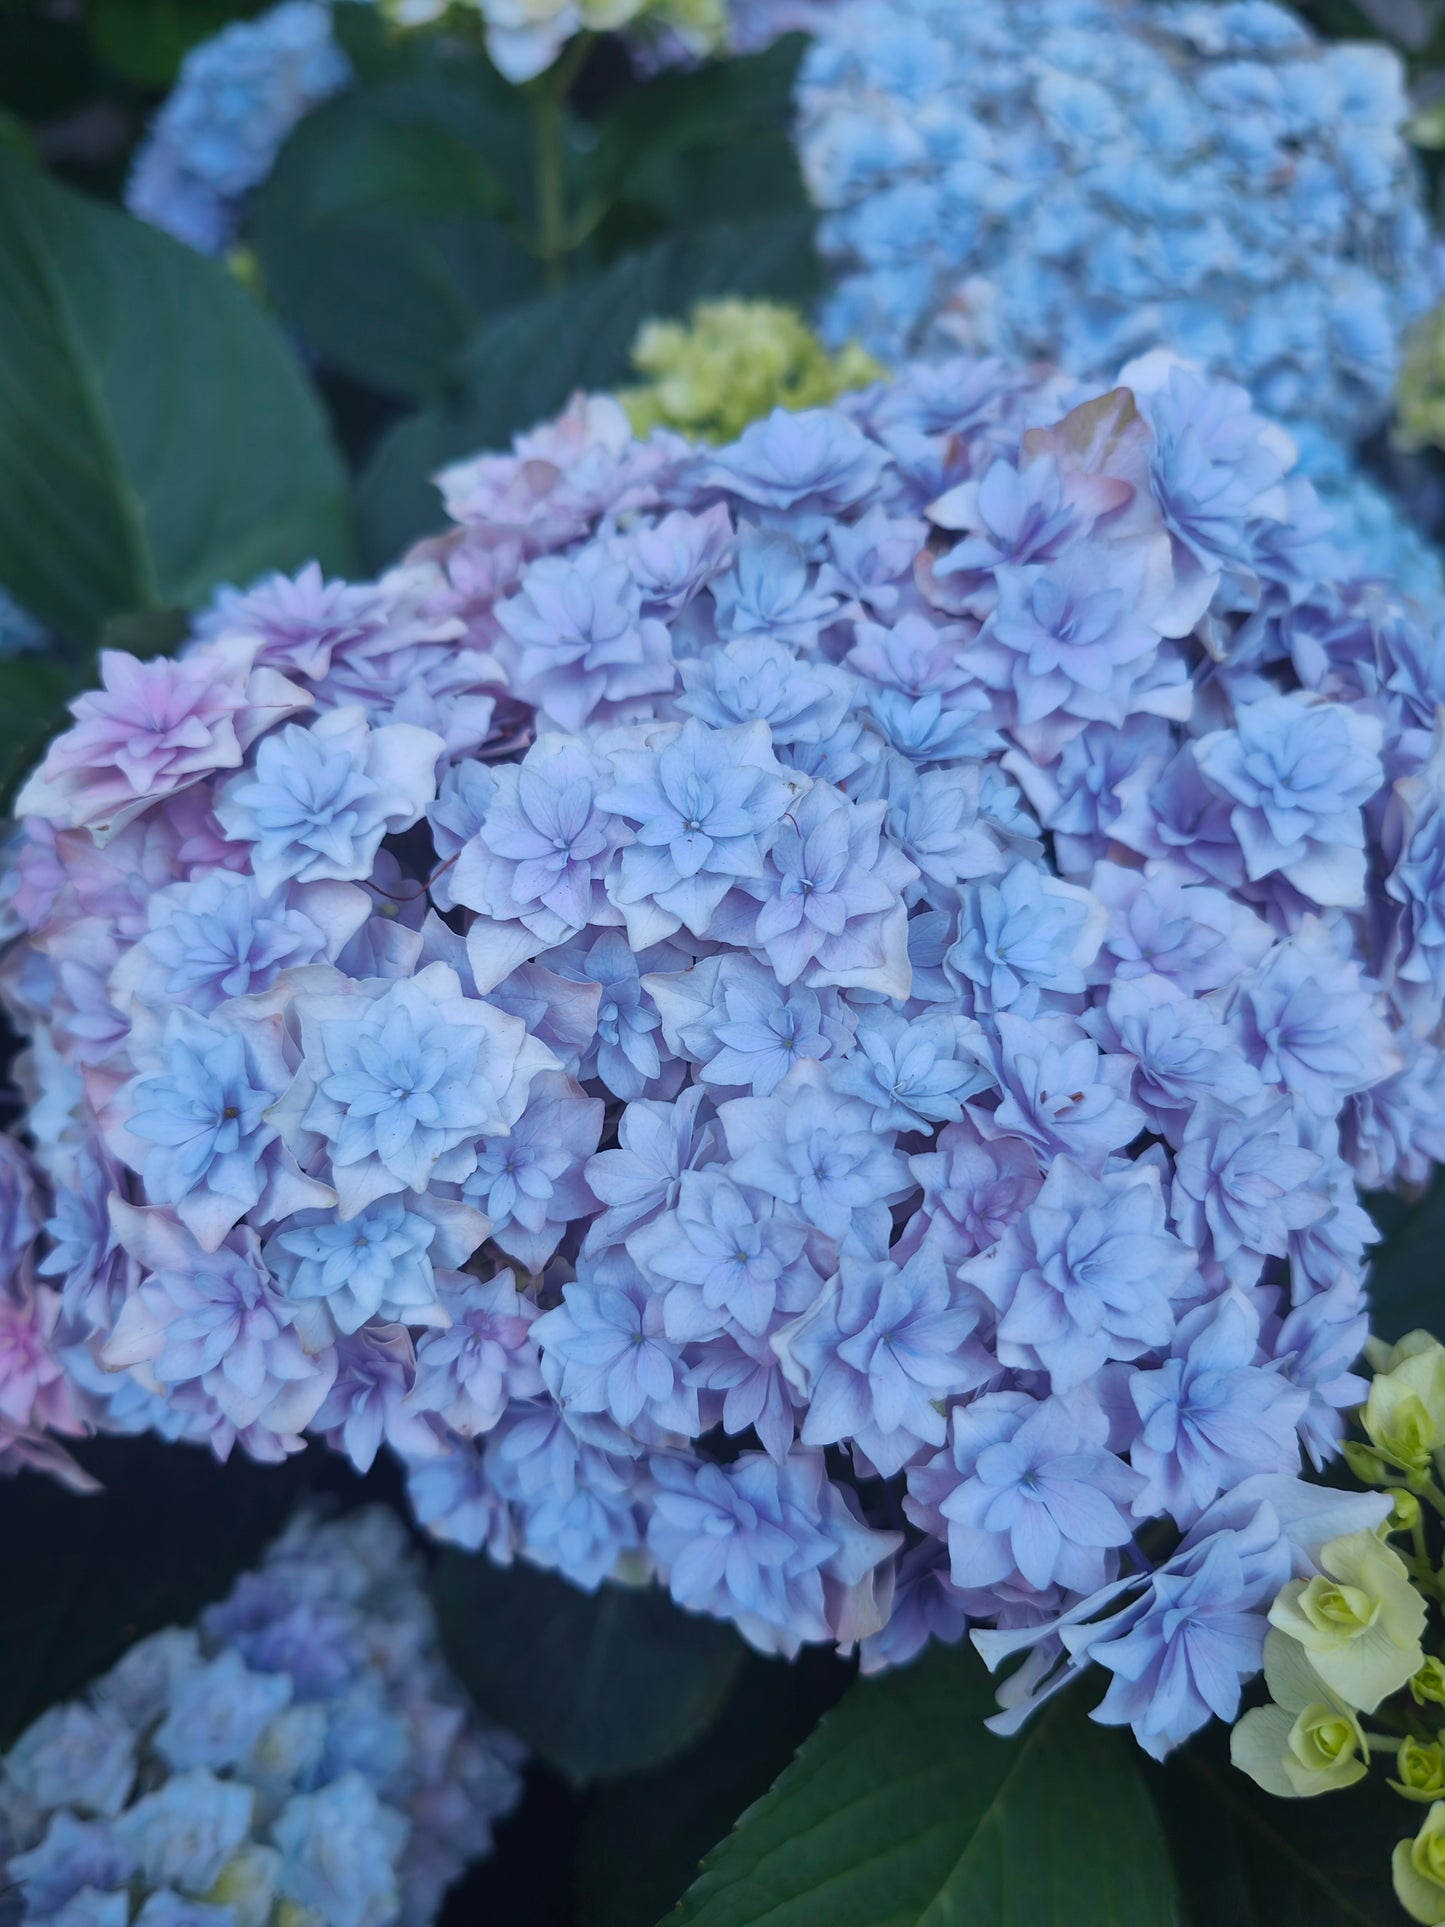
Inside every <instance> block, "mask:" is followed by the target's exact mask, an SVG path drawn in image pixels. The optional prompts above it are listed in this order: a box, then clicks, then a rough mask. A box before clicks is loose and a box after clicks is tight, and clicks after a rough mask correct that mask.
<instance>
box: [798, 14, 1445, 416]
mask: <svg viewBox="0 0 1445 1927" xmlns="http://www.w3.org/2000/svg"><path fill="white" fill-rule="evenodd" d="M797 98H798V110H799V145H800V151H801V156H802V161H803V167H804V172H805V173H806V175H807V178H808V181H809V184H810V186H811V189H812V192H813V195H814V197H815V199H816V200H817V202H818V205H819V206H820V207H821V208H822V209H823V210H824V221H823V226H822V234H821V239H822V245H823V248H824V251H825V252H826V253H827V254H828V255H829V256H830V257H831V259H832V261H833V262H834V264H835V265H836V267H837V268H838V269H839V270H840V272H841V275H842V279H841V281H840V282H839V284H838V286H837V288H836V289H835V290H834V292H833V294H832V295H831V296H830V298H829V300H828V302H827V305H826V307H825V311H824V314H825V324H826V331H827V332H828V333H829V334H830V336H831V337H833V338H835V339H837V340H843V339H846V338H856V339H858V340H861V341H862V342H863V344H864V346H865V347H867V348H868V349H870V350H871V351H872V352H873V353H875V354H877V355H880V356H882V357H883V358H884V359H885V360H888V359H889V358H893V359H897V358H898V357H899V356H900V355H902V354H903V353H905V352H908V351H911V350H915V349H918V348H921V347H931V346H934V345H936V344H938V343H939V342H940V341H942V342H944V343H946V344H949V345H950V346H951V348H952V350H953V351H954V352H957V350H958V349H959V348H964V349H966V350H967V351H969V352H971V353H985V354H995V353H1002V354H1007V355H1010V356H1020V357H1027V356H1032V355H1042V356H1044V357H1046V358H1047V359H1049V360H1051V361H1055V362H1057V363H1058V364H1059V365H1060V366H1062V367H1065V368H1067V369H1069V370H1070V371H1071V372H1073V373H1075V374H1077V375H1079V376H1081V377H1085V378H1089V379H1102V378H1105V377H1107V376H1108V375H1109V374H1110V373H1111V372H1112V370H1113V369H1115V368H1116V367H1118V365H1119V364H1120V362H1121V361H1123V360H1124V359H1125V358H1126V357H1128V356H1129V355H1132V354H1139V353H1141V352H1144V351H1145V350H1147V349H1150V348H1154V347H1158V346H1163V347H1168V348H1171V349H1173V350H1174V351H1175V352H1177V353H1180V354H1183V355H1186V356H1188V357H1190V358H1191V359H1193V360H1196V361H1198V362H1199V363H1200V364H1201V365H1202V366H1203V367H1205V368H1206V369H1208V370H1210V371H1213V372H1219V373H1222V374H1227V375H1229V376H1230V377H1231V378H1232V379H1234V380H1237V381H1241V382H1243V383H1244V385H1245V386H1246V387H1247V388H1248V389H1249V390H1250V392H1251V394H1252V395H1253V396H1254V398H1255V401H1256V403H1257V404H1258V405H1259V406H1260V407H1261V408H1263V409H1265V410H1267V411H1268V412H1270V413H1272V414H1275V415H1279V416H1282V417H1284V418H1285V419H1286V420H1293V419H1295V418H1298V419H1301V420H1307V421H1309V422H1311V423H1313V424H1315V425H1316V426H1317V427H1319V428H1321V429H1323V430H1325V431H1327V432H1329V433H1330V434H1333V435H1334V436H1336V437H1337V438H1339V439H1341V440H1343V441H1346V442H1353V441H1355V440H1357V439H1358V438H1359V436H1360V434H1361V433H1363V432H1364V431H1366V430H1368V429H1369V428H1371V427H1373V426H1374V425H1375V424H1376V423H1377V422H1379V421H1380V420H1382V419H1383V417H1384V416H1385V415H1386V414H1387V413H1388V411H1389V406H1390V397H1391V394H1392V391H1393V387H1394V381H1395V375H1396V372H1397V361H1398V343H1399V338H1400V335H1401V332H1402V329H1403V327H1404V326H1405V324H1406V323H1407V322H1409V321H1410V320H1411V319H1413V318H1414V317H1415V316H1416V315H1417V314H1419V313H1421V312H1423V310H1424V308H1425V307H1426V306H1427V305H1428V303H1429V300H1430V284H1429V277H1428V257H1429V235H1428V229H1427V223H1426V218H1425V214H1424V210H1423V206H1422V198H1421V192H1420V185H1419V180H1418V177H1417V170H1416V166H1415V163H1414V161H1413V158H1412V156H1411V154H1410V151H1409V149H1408V147H1407V145H1406V142H1405V139H1404V136H1403V133H1402V131H1401V129H1402V123H1403V122H1404V120H1405V118H1406V115H1407V112H1408V106H1407V102H1406V97H1405V90H1404V75H1403V70H1402V68H1401V65H1400V62H1399V60H1398V58H1397V56H1396V55H1395V54H1394V53H1393V52H1392V51H1390V50H1389V49H1388V48H1385V47H1383V46H1379V45H1368V46H1367V45H1363V44H1348V43H1347V44H1342V45H1324V44H1321V43H1320V42H1319V41H1317V40H1316V39H1315V37H1314V35H1313V34H1312V33H1311V32H1310V30H1309V29H1308V28H1307V27H1306V26H1305V25H1304V24H1303V22H1301V21H1300V20H1299V19H1298V18H1297V17H1296V16H1295V15H1294V14H1293V13H1290V12H1289V11H1287V10H1286V9H1285V8H1283V7H1281V6H1277V5H1275V4H1273V3H1272V0H1228V3H1227V4H1224V5H1215V4H1200V0H1177V3H1175V4H1168V5H1162V6H1156V5H1137V4H1129V3H1128V0H979V4H977V5H973V6H967V7H959V6H956V5H954V4H953V0H848V3H847V4H843V5H840V6H837V7H834V8H832V9H830V10H829V12H828V15H827V17H826V19H824V20H823V21H821V22H820V23H819V32H818V38H817V40H816V41H815V43H814V45H813V46H812V48H811V49H810V51H809V53H808V56H807V58H806V60H805V63H804V67H803V70H802V74H801V76H800V79H799V85H798V97H797Z"/></svg>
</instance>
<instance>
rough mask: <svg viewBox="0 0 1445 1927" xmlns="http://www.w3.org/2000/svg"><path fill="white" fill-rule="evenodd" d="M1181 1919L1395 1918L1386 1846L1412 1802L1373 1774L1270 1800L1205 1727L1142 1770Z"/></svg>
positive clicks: (1208, 1926) (1279, 1925) (1411, 1815)
mask: <svg viewBox="0 0 1445 1927" xmlns="http://www.w3.org/2000/svg"><path fill="white" fill-rule="evenodd" d="M1150 1778H1151V1783H1152V1786H1153V1790H1154V1793H1155V1797H1156V1799H1157V1801H1158V1804H1159V1808H1160V1811H1161V1813H1162V1815H1163V1818H1164V1823H1165V1829H1166V1832H1167V1835H1168V1839H1169V1845H1170V1849H1171V1852H1172V1854H1173V1856H1174V1864H1175V1868H1176V1870H1177V1874H1178V1879H1179V1890H1180V1894H1181V1896H1182V1897H1183V1900H1184V1903H1185V1913H1186V1916H1187V1919H1188V1922H1189V1927H1218V1923H1219V1922H1221V1921H1227V1922H1228V1923H1229V1927H1396V1924H1397V1923H1398V1922H1399V1921H1400V1920H1401V1919H1402V1915H1401V1913H1400V1909H1399V1907H1398V1905H1397V1903H1396V1901H1395V1899H1394V1896H1393V1894H1392V1892H1391V1884H1390V1853H1391V1850H1392V1848H1393V1847H1394V1844H1395V1842H1396V1841H1397V1840H1399V1839H1402V1838H1403V1837H1404V1836H1405V1835H1406V1834H1408V1833H1411V1832H1413V1830H1414V1828H1415V1826H1416V1825H1417V1824H1418V1814H1419V1812H1420V1809H1418V1808H1409V1807H1407V1806H1406V1805H1405V1804H1404V1802H1403V1801H1402V1800H1400V1799H1399V1798H1398V1797H1397V1796H1396V1795H1394V1794H1392V1793H1390V1792H1389V1791H1388V1790H1387V1789H1386V1788H1385V1787H1384V1786H1383V1785H1382V1784H1381V1783H1380V1781H1379V1780H1378V1779H1374V1780H1372V1782H1369V1783H1366V1784H1363V1785H1360V1786H1357V1787H1351V1788H1350V1789H1349V1791H1348V1792H1345V1793H1337V1794H1330V1793H1326V1794H1322V1795H1320V1796H1319V1797H1318V1798H1316V1799H1312V1800H1276V1799H1273V1798H1272V1797H1271V1796H1270V1795H1269V1794H1267V1793H1263V1792H1261V1791H1260V1789H1259V1788H1258V1787H1256V1786H1255V1785H1254V1783H1253V1782H1252V1781H1251V1780H1248V1779H1246V1778H1245V1776H1244V1775H1243V1774H1242V1773H1240V1772H1238V1771H1237V1770H1236V1769H1235V1768H1234V1767H1233V1766H1231V1765H1230V1762H1229V1738H1228V1734H1227V1732H1226V1731H1225V1730H1224V1729H1223V1728H1219V1729H1215V1730H1212V1731H1211V1732H1210V1733H1208V1734H1206V1735H1204V1736H1203V1737H1202V1738H1200V1739H1198V1740H1194V1741H1191V1743H1190V1744H1189V1745H1188V1746H1186V1747H1184V1748H1182V1749H1181V1750H1180V1752H1178V1753H1177V1754H1175V1755H1174V1756H1173V1757H1172V1758H1171V1759H1170V1761H1169V1762H1168V1764H1167V1765H1166V1766H1165V1767H1164V1768H1162V1769H1159V1768H1154V1769H1151V1774H1150Z"/></svg>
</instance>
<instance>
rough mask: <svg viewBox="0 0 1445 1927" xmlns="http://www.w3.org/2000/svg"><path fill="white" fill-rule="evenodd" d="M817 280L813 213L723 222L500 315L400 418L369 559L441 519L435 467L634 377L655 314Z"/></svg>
mask: <svg viewBox="0 0 1445 1927" xmlns="http://www.w3.org/2000/svg"><path fill="white" fill-rule="evenodd" d="M815 280H816V260H815V257H814V254H813V249H812V235H811V224H810V222H809V220H808V219H807V218H806V217H803V218H794V217H783V218H781V219H778V220H765V221H753V222H746V223H739V224H737V225H723V224H718V225H717V226H714V227H711V228H703V229H700V230H699V231H698V232H696V233H693V234H687V235H677V236H674V237H673V238H672V239H671V240H668V241H665V242H661V243H659V244H658V245H657V246H655V247H651V248H647V249H644V250H640V251H638V252H637V253H635V254H630V255H626V256H624V257H623V259H622V260H620V261H619V262H618V263H617V264H616V266H615V267H613V268H610V269H609V270H608V271H607V272H606V273H605V274H602V275H598V276H597V277H596V278H595V279H593V280H590V281H585V282H581V283H579V284H578V285H577V286H575V287H570V288H564V289H563V290H562V291H561V292H560V293H558V294H551V295H543V296H541V297H540V298H539V299H537V300H535V301H529V302H526V303H524V304H523V305H522V306H521V307H519V308H514V309H512V310H511V311H510V312H509V313H507V314H504V315H501V316H499V317H498V318H497V319H496V320H495V321H493V322H491V323H489V324H488V325H487V326H486V327H484V328H482V329H481V330H480V331H479V332H478V333H477V334H476V335H475V336H474V337H473V339H472V341H471V343H470V345H469V347H468V349H467V351H466V354H465V356H464V357H463V358H462V360H461V362H460V363H459V366H458V381H457V390H456V392H455V393H454V394H453V395H450V396H448V397H447V399H446V400H445V401H442V402H438V403H436V404H434V405H433V406H432V407H430V408H425V409H422V410H420V411H419V412H418V413H416V414H414V415H410V416H408V417H406V419H404V420H403V421H400V422H398V423H397V424H396V425H395V426H394V427H393V428H391V429H389V430H388V432H387V433H386V434H385V435H384V436H383V437H382V439H381V441H380V442H379V443H378V445H377V447H376V449H375V451H374V452H373V454H372V457H371V459H370V461H369V462H368V464H367V466H366V469H365V471H364V472H363V475H362V478H361V482H360V485H359V488H358V492H357V504H356V507H357V520H358V527H359V529H360V531H361V539H362V548H363V553H364V555H365V557H366V560H367V562H368V564H369V566H371V567H373V568H377V569H380V568H384V567H386V566H387V564H389V563H390V562H393V561H394V560H395V559H396V557H397V556H398V555H399V554H400V552H401V551H402V549H404V548H405V547H406V545H407V544H408V543H409V542H412V541H414V540H415V539H416V537H417V536H419V535H425V534H427V533H428V532H429V531H431V530H433V529H436V528H438V527H440V525H441V523H442V521H443V519H444V518H443V515H442V510H441V504H440V502H439V500H438V498H437V494H436V491H435V489H434V488H433V487H432V486H431V483H430V477H431V476H432V475H434V474H435V473H436V471H437V470H438V469H439V468H441V467H443V466H444V465H445V464H446V463H447V462H450V461H456V460H458V459H459V458H460V457H462V456H466V455H472V454H477V453H479V452H480V451H482V450H483V449H496V448H505V447H506V446H507V445H508V444H509V443H510V441H511V439H512V437H513V435H515V434H517V433H518V432H519V431H520V430H522V429H525V428H530V427H531V426H532V425H533V424H534V423H536V422H539V421H542V420H544V419H545V418H546V417H547V416H549V415H553V414H555V413H556V412H557V410H558V409H560V408H562V407H564V406H565V405H566V402H567V399H568V397H569V396H570V395H571V394H572V392H573V391H574V390H575V389H577V388H588V389H608V388H615V387H617V386H618V385H619V384H621V383H624V382H626V380H627V379H628V377H629V375H630V373H631V363H630V359H629V352H630V350H631V347H632V343H633V341H634V340H635V338H636V335H637V330H638V329H639V328H640V327H641V325H642V323H643V322H644V321H647V320H649V319H650V318H651V317H653V316H655V315H680V314H685V313H686V312H687V311H688V309H689V308H691V307H692V305H693V303H694V302H696V301H702V300H707V299H709V298H710V297H713V296H716V295H723V294H744V295H763V294H766V295H771V296H773V297H774V298H776V299H779V300H796V301H802V300H805V299H806V298H807V296H808V295H809V294H810V293H811V292H812V290H813V286H814V284H815Z"/></svg>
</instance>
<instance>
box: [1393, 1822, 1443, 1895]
mask: <svg viewBox="0 0 1445 1927" xmlns="http://www.w3.org/2000/svg"><path fill="white" fill-rule="evenodd" d="M1390 1871H1391V1873H1392V1874H1393V1875H1394V1879H1395V1898H1396V1899H1397V1900H1398V1901H1399V1903H1400V1905H1401V1906H1402V1907H1403V1908H1404V1909H1405V1912H1406V1913H1407V1914H1408V1915H1409V1916H1410V1918H1411V1919H1412V1920H1419V1921H1423V1922H1424V1923H1425V1927H1438V1923H1439V1922H1441V1921H1445V1800H1437V1801H1436V1802H1435V1804H1434V1805H1433V1806H1432V1807H1431V1809H1430V1811H1429V1812H1428V1813H1427V1814H1426V1815H1425V1818H1424V1820H1423V1822H1422V1823H1421V1826H1420V1831H1419V1832H1418V1833H1417V1834H1416V1835H1415V1838H1414V1839H1413V1840H1402V1841H1401V1842H1400V1844H1399V1845H1398V1846H1397V1847H1396V1848H1395V1853H1394V1858H1393V1859H1392V1861H1391V1863H1390Z"/></svg>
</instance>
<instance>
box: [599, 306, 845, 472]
mask: <svg viewBox="0 0 1445 1927" xmlns="http://www.w3.org/2000/svg"><path fill="white" fill-rule="evenodd" d="M632 361H633V365H634V367H635V368H636V369H637V371H638V373H639V374H641V375H644V376H646V377H647V380H646V382H645V384H644V385H643V386H641V387H637V388H629V389H627V390H625V391H624V392H623V393H622V394H621V395H620V396H619V397H618V399H619V400H620V401H621V403H622V405H623V407H624V408H625V409H626V410H627V414H628V417H629V419H630V420H631V422H632V427H633V430H634V432H635V433H636V434H638V435H646V434H647V433H648V432H649V431H650V430H651V429H654V428H675V429H678V430H680V431H681V432H682V433H683V434H685V435H690V436H692V437H693V438H694V439H695V440H697V441H705V442H730V441H735V440H736V439H737V437H738V436H739V435H741V434H742V432H743V430H744V429H745V428H746V427H747V426H748V424H749V422H755V421H759V420H761V418H762V417H763V416H764V415H767V414H770V413H771V412H772V410H773V409H774V408H788V409H798V408H821V407H823V406H824V405H825V404H826V403H828V402H830V401H833V400H835V399H836V398H837V397H838V396H839V395H841V394H845V393H846V392H847V391H848V390H849V389H850V388H863V387H866V386H867V384H868V383H869V382H871V381H877V380H878V379H879V377H880V376H881V375H882V374H883V370H882V369H881V368H880V367H879V365H878V363H877V362H875V361H874V360H873V358H872V357H871V356H870V355H866V354H865V353H864V352H863V350H862V349H861V348H859V347H856V346H854V345H852V344H851V343H850V344H849V345H848V346H846V347H844V348H841V349H839V351H838V353H837V354H829V352H828V350H827V349H826V348H825V347H824V346H823V344H822V342H821V341H820V340H819V339H818V337H817V336H816V335H815V334H814V333H813V331H812V329H811V328H810V327H809V326H808V324H807V322H806V321H804V320H803V318H802V316H801V315H800V314H797V313H796V312H795V311H794V310H793V309H792V308H784V307H779V306H778V305H777V304H776V303H774V302H771V301H704V302H702V303H700V304H699V305H698V306H697V307H696V308H694V309H693V311H692V316H691V319H690V320H689V321H687V322H686V323H683V322H680V321H649V322H648V323H647V324H646V326H645V327H644V328H643V329H642V330H641V332H640V333H639V334H638V337H637V340H636V341H635V342H634V343H633V348H632Z"/></svg>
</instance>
